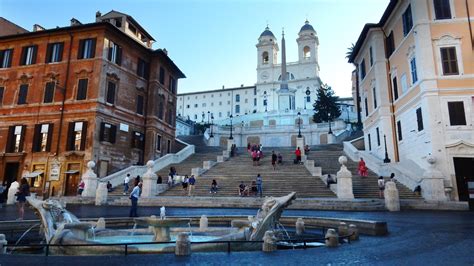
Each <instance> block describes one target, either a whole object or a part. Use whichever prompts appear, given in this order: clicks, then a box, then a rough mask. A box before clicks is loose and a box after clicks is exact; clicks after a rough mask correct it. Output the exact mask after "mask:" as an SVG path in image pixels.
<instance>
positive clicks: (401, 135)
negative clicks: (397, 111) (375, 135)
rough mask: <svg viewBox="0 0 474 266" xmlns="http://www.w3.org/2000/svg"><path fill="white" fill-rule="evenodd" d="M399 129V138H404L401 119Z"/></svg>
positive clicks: (398, 124)
mask: <svg viewBox="0 0 474 266" xmlns="http://www.w3.org/2000/svg"><path fill="white" fill-rule="evenodd" d="M397 130H398V140H403V133H402V122H401V121H397Z"/></svg>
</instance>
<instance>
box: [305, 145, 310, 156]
mask: <svg viewBox="0 0 474 266" xmlns="http://www.w3.org/2000/svg"><path fill="white" fill-rule="evenodd" d="M310 150H311V149H310V148H309V146H308V145H305V146H304V152H305V154H308V153H309V151H310Z"/></svg>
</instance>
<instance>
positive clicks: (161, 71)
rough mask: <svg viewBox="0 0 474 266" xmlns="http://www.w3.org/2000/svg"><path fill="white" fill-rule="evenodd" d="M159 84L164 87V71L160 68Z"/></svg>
mask: <svg viewBox="0 0 474 266" xmlns="http://www.w3.org/2000/svg"><path fill="white" fill-rule="evenodd" d="M159 80H160V83H161V84H162V85H165V69H164V68H163V67H161V66H160V76H159Z"/></svg>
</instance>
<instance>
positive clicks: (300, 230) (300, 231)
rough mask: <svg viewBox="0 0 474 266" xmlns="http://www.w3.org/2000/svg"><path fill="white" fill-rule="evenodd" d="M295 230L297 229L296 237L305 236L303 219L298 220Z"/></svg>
mask: <svg viewBox="0 0 474 266" xmlns="http://www.w3.org/2000/svg"><path fill="white" fill-rule="evenodd" d="M295 228H296V235H298V236H300V235H303V234H304V221H303V218H298V219H296V224H295Z"/></svg>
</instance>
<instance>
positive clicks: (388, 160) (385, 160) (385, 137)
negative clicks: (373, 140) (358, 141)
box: [383, 134, 390, 163]
mask: <svg viewBox="0 0 474 266" xmlns="http://www.w3.org/2000/svg"><path fill="white" fill-rule="evenodd" d="M383 143H384V145H385V159H383V162H384V163H389V162H390V158H388V152H387V136H385V134H384V135H383Z"/></svg>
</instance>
